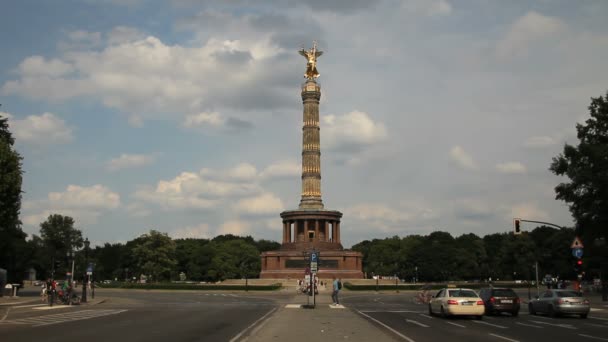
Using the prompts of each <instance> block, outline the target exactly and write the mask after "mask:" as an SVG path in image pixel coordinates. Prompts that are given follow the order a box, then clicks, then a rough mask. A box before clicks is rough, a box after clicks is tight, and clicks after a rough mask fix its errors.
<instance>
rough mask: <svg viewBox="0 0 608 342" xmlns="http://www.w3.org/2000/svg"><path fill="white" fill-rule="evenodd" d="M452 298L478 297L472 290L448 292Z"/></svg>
mask: <svg viewBox="0 0 608 342" xmlns="http://www.w3.org/2000/svg"><path fill="white" fill-rule="evenodd" d="M448 293H449V296H450V297H477V293H475V292H474V291H471V290H448Z"/></svg>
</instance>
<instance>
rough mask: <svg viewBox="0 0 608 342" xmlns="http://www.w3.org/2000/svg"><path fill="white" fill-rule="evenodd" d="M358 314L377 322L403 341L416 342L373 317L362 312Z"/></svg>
mask: <svg viewBox="0 0 608 342" xmlns="http://www.w3.org/2000/svg"><path fill="white" fill-rule="evenodd" d="M357 312H358V313H359V314H360V315H363V316H365V317H367V318H368V319H370V320H372V321H374V322H376V323H378V324H380V325H381V326H383V327H385V328H386V329H388V330H390V331H391V332H392V333H393V334H395V335H397V336H399V337H401V338H402V339H404V340H406V341H408V342H416V341H414V340H412V339H411V338H409V337H407V336H405V335H403V334H402V333H400V332H398V331H397V330H395V329H393V328H391V327H389V326H388V325H386V324H384V323H382V322H380V321H379V320H377V319H375V318H373V317H371V316H369V315H366V314H364V313H363V312H361V311H357Z"/></svg>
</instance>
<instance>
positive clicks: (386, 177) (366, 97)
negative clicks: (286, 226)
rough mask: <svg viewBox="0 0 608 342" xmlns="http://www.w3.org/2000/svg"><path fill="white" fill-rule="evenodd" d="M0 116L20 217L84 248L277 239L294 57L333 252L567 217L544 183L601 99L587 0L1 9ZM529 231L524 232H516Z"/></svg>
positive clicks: (292, 137) (293, 185) (40, 4)
mask: <svg viewBox="0 0 608 342" xmlns="http://www.w3.org/2000/svg"><path fill="white" fill-rule="evenodd" d="M2 12H3V20H2V21H0V40H1V41H2V42H3V43H4V44H3V49H2V50H3V51H2V58H0V103H2V104H3V106H2V107H1V108H0V110H1V111H2V115H3V116H8V117H9V124H10V127H11V131H12V132H13V134H14V135H15V137H16V139H17V149H18V151H19V152H20V153H21V154H22V156H23V157H24V170H25V175H24V188H23V190H24V191H25V193H24V196H23V208H22V214H21V219H22V221H23V223H24V230H25V231H26V232H28V233H30V234H31V233H38V231H39V224H40V223H41V222H42V221H44V220H45V218H46V217H47V216H48V215H49V214H50V213H60V214H64V215H70V216H72V217H74V219H75V220H76V222H77V227H78V228H79V229H81V230H83V233H84V234H85V235H86V236H88V237H89V239H90V240H92V241H94V242H95V243H103V242H106V241H107V242H117V241H122V242H124V241H128V240H130V239H133V238H135V237H136V236H138V235H140V234H143V233H145V232H147V231H149V230H150V229H157V230H160V231H164V232H167V233H169V234H170V235H171V236H173V237H205V238H209V237H213V236H215V235H217V234H224V233H233V234H241V235H244V234H247V235H252V236H253V237H254V238H256V239H261V238H264V239H272V240H279V241H280V239H281V220H280V217H279V213H280V212H281V211H282V210H287V209H295V208H296V207H297V205H298V203H299V199H300V198H299V196H300V177H299V176H300V162H301V160H300V152H301V125H302V124H301V121H302V104H301V99H300V94H299V87H300V84H301V83H302V82H303V72H304V69H305V63H306V61H305V60H304V59H303V58H302V57H301V56H300V55H299V54H298V53H297V50H298V49H299V48H301V46H302V45H305V46H306V47H310V45H311V43H312V41H313V40H317V41H318V42H319V46H320V49H321V50H324V52H325V53H324V55H323V56H322V57H320V58H319V61H318V68H319V71H320V73H321V77H320V78H319V82H320V83H321V86H322V100H321V109H320V112H321V148H322V175H323V180H322V192H323V200H324V203H325V206H326V208H328V209H333V210H340V211H342V212H343V213H344V218H343V223H342V240H343V242H344V244H345V245H346V246H350V245H352V244H354V243H357V242H359V241H361V240H364V239H371V238H383V237H386V236H393V235H400V236H405V235H408V234H428V233H430V232H432V231H434V230H443V231H448V232H451V233H452V234H453V235H460V234H463V233H469V232H473V233H475V234H478V235H485V234H488V233H494V232H505V231H509V230H510V229H511V225H512V221H511V220H512V218H513V217H521V218H524V219H530V220H540V221H550V222H554V223H556V224H561V225H571V224H572V219H571V216H570V214H569V211H568V208H567V206H566V205H565V204H564V203H562V202H560V201H556V200H555V199H554V198H555V194H554V191H553V188H554V187H555V186H556V185H557V184H558V183H559V182H560V181H564V180H563V179H560V178H559V177H556V176H554V175H553V174H551V173H550V172H549V171H548V167H549V164H550V162H551V158H552V157H554V156H556V155H557V154H558V153H559V152H561V149H562V148H563V144H564V143H566V142H569V143H576V136H575V128H574V126H575V124H576V123H577V122H583V121H584V120H585V119H586V117H587V115H588V114H587V110H586V108H587V106H588V104H589V98H590V97H592V96H593V97H597V96H600V95H602V94H604V93H605V92H606V90H607V89H608V85H607V84H606V79H608V70H607V69H606V68H605V61H606V60H608V23H607V22H606V20H605V13H608V4H607V3H606V2H604V1H581V2H572V1H537V2H531V1H509V2H505V1H481V0H479V1H474V0H471V1H458V2H456V1H450V0H429V1H422V0H402V1H397V0H378V1H312V0H311V1H267V2H264V4H263V5H260V4H259V3H257V2H252V1H245V0H242V1H241V0H234V1H194V0H173V1H146V0H123V1H121V0H105V1H93V0H91V1H76V0H74V1H12V2H9V3H6V4H4V6H3V10H2ZM530 228H533V227H530Z"/></svg>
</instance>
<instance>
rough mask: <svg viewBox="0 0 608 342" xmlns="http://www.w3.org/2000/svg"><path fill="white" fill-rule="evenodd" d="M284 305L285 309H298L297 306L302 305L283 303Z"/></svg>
mask: <svg viewBox="0 0 608 342" xmlns="http://www.w3.org/2000/svg"><path fill="white" fill-rule="evenodd" d="M285 307H286V308H287V309H299V308H301V307H302V305H300V304H287V305H285Z"/></svg>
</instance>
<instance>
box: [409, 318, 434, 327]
mask: <svg viewBox="0 0 608 342" xmlns="http://www.w3.org/2000/svg"><path fill="white" fill-rule="evenodd" d="M405 321H406V322H408V323H412V324H416V325H417V326H420V327H423V328H428V327H429V326H428V325H426V324H422V323H420V322H418V321H414V320H413V319H406V320H405Z"/></svg>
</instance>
